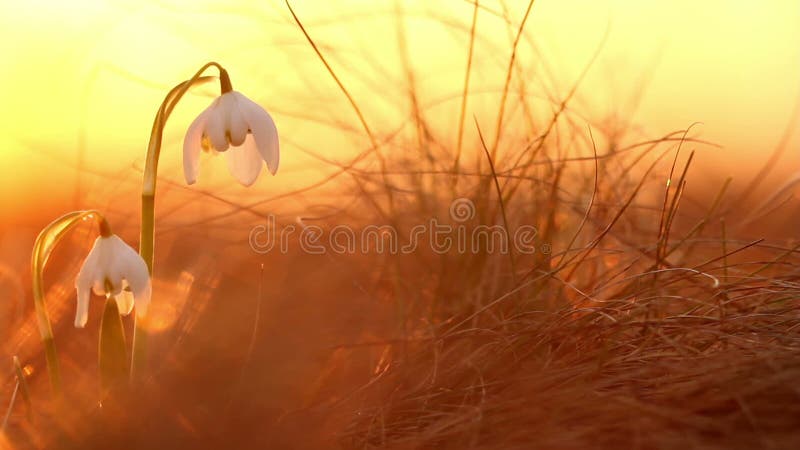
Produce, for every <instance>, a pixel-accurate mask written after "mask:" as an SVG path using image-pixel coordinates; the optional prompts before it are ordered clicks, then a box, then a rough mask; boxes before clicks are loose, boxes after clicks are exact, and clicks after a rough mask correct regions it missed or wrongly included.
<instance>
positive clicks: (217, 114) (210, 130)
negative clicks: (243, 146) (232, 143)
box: [206, 102, 228, 152]
mask: <svg viewBox="0 0 800 450" xmlns="http://www.w3.org/2000/svg"><path fill="white" fill-rule="evenodd" d="M220 103H221V102H220ZM206 136H208V140H209V141H211V145H212V146H213V147H214V150H216V151H218V152H224V151H225V150H227V149H228V139H227V138H226V137H225V110H224V108H222V105H221V104H218V105H217V107H216V108H213V109H212V110H211V111H210V112H209V113H208V121H207V122H206Z"/></svg>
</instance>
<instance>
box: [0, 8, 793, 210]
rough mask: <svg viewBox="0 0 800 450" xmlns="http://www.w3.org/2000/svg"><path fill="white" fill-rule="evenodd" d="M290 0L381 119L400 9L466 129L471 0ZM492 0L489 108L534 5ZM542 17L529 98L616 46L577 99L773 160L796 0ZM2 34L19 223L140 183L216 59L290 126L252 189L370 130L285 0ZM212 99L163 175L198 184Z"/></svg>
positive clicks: (538, 12)
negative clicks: (276, 166)
mask: <svg viewBox="0 0 800 450" xmlns="http://www.w3.org/2000/svg"><path fill="white" fill-rule="evenodd" d="M293 5H294V7H295V10H296V12H297V13H298V15H299V16H300V18H301V19H302V20H303V21H304V23H305V25H306V27H307V28H308V30H309V32H310V33H311V34H312V36H313V37H314V38H315V40H316V41H317V43H318V44H320V46H321V47H322V50H323V51H324V52H326V54H327V55H328V56H329V59H330V61H331V63H332V64H333V65H334V68H335V69H336V70H337V72H338V73H339V74H340V76H341V77H342V79H343V81H344V83H345V84H346V85H348V86H349V87H350V88H351V90H352V91H353V94H354V96H355V97H356V98H357V100H358V102H359V104H360V105H361V106H362V108H363V109H364V110H365V113H366V114H367V117H368V120H369V121H370V122H371V123H372V124H373V126H374V128H376V129H378V130H384V131H386V130H390V129H392V128H393V127H395V126H397V125H398V124H399V123H401V122H402V120H403V119H402V118H403V117H404V116H403V114H406V113H407V111H398V105H404V103H403V102H405V101H406V100H404V99H405V98H406V97H407V96H406V91H405V89H406V88H407V87H406V85H405V84H404V83H403V80H404V78H403V77H404V76H403V68H402V64H401V61H402V56H401V55H402V52H401V50H400V46H399V45H398V36H399V34H398V33H399V31H398V29H399V28H398V23H399V21H398V20H397V17H398V14H402V15H403V17H405V19H404V20H403V21H402V24H403V25H404V33H405V38H404V40H405V41H406V44H407V51H408V54H409V59H410V63H411V65H412V67H413V68H414V69H415V72H416V73H417V80H416V81H417V91H418V93H419V94H420V98H421V99H422V101H423V104H425V105H430V106H429V107H430V109H429V111H430V114H431V116H435V117H436V118H439V117H441V119H434V120H439V121H440V122H441V126H442V127H443V129H445V130H446V131H449V130H450V129H455V124H456V122H455V119H456V117H457V115H456V114H453V113H454V112H455V111H456V108H457V106H458V94H459V92H460V89H461V83H462V79H463V71H464V64H465V59H466V53H467V43H468V29H469V24H470V20H471V15H472V4H471V3H470V2H468V1H465V0H435V1H344V0H334V1H327V0H325V1H316V0H314V1H310V0H307V1H300V0H297V1H295V2H293ZM481 5H483V6H484V7H485V9H482V10H481V11H480V13H479V16H478V44H477V46H476V50H475V71H474V78H473V84H472V88H473V91H474V94H473V97H472V98H471V103H470V111H469V112H470V114H474V115H475V116H476V117H477V118H478V119H479V120H485V121H491V120H492V117H493V115H494V114H495V113H496V110H497V98H496V96H492V95H491V93H492V92H497V91H498V90H499V89H500V87H501V86H502V83H503V79H504V75H505V73H504V72H505V65H506V64H507V60H508V56H509V51H510V39H511V36H510V34H509V28H508V27H507V25H506V23H505V21H504V20H503V19H502V16H503V14H504V10H506V11H507V14H508V17H510V20H511V22H512V23H513V24H514V25H513V26H514V27H516V25H517V24H518V23H519V21H520V20H521V18H522V14H523V12H524V11H525V7H526V6H527V2H526V1H521V0H516V1H512V0H508V1H506V2H505V3H502V2H498V1H488V0H487V1H484V2H481ZM531 14H532V15H531V18H530V20H529V22H528V24H527V26H526V32H527V33H526V36H527V38H526V39H524V40H523V41H522V42H521V43H520V47H519V63H520V64H521V65H522V66H523V67H525V68H526V69H525V71H524V74H525V75H524V76H525V77H526V78H527V79H526V85H528V86H529V87H530V94H531V96H533V97H534V98H537V97H538V98H541V99H544V98H546V97H547V95H548V93H550V94H552V93H555V94H556V95H557V96H563V95H565V94H566V92H567V91H568V90H569V89H570V87H571V85H572V83H574V81H575V80H576V79H577V78H578V76H579V74H580V73H581V71H582V70H583V68H584V67H585V66H586V64H587V62H588V61H589V60H590V59H591V57H592V55H593V54H594V53H595V50H596V49H597V48H598V46H599V45H600V44H601V43H603V46H602V50H601V52H600V56H599V58H598V59H597V61H596V62H595V64H594V65H593V66H592V68H591V70H590V72H589V73H588V75H587V77H586V79H585V80H584V82H583V83H582V84H581V86H580V89H579V91H578V94H577V95H576V98H575V107H576V108H583V109H584V110H585V111H586V114H587V115H588V116H590V117H592V118H593V119H594V120H600V119H601V118H602V117H604V116H607V115H609V114H612V113H615V114H617V115H619V116H620V117H623V118H625V120H632V121H634V122H636V123H637V124H639V125H640V127H641V132H642V134H643V135H651V136H660V135H662V134H665V133H666V132H669V131H673V130H677V129H681V128H685V127H686V126H688V125H689V124H691V123H693V122H702V123H703V125H702V126H700V127H699V128H698V130H699V132H700V133H701V134H702V136H703V137H704V138H705V139H709V140H712V141H715V142H717V143H719V144H721V145H722V146H723V148H722V149H721V150H711V149H706V150H704V151H707V152H708V153H706V154H704V155H701V161H704V164H705V166H704V167H707V168H711V170H713V175H714V176H717V177H718V178H719V179H722V178H724V177H725V176H727V175H728V174H737V175H739V174H741V172H742V171H743V170H744V171H752V170H753V168H754V167H758V163H759V162H763V161H764V160H766V158H767V156H768V154H769V153H770V152H771V151H772V149H773V147H774V146H775V145H776V144H777V142H778V141H779V140H780V138H781V135H782V134H783V132H784V130H785V129H786V127H787V125H788V124H789V120H790V117H791V113H792V110H793V108H794V107H795V105H796V104H797V102H798V98H800V3H798V2H797V1H796V0H768V1H763V2H753V1H723V0H705V1H702V2H698V1H689V0H676V1H670V2H664V1H655V0H637V1H623V0H605V1H579V0H538V1H537V2H536V3H535V4H534V7H533V11H532V13H531ZM0 33H2V36H0V54H1V55H2V57H3V63H2V65H0V92H1V94H0V98H1V99H2V102H0V114H2V117H1V118H0V119H2V120H0V133H2V135H3V136H4V138H5V139H4V141H3V142H4V145H3V146H2V147H1V148H0V170H2V177H0V192H1V193H2V202H3V204H2V205H0V206H2V209H3V211H4V213H3V214H4V217H5V218H6V219H7V220H8V217H9V215H13V214H14V212H15V211H21V210H22V209H28V207H26V205H30V204H31V202H36V204H37V206H36V207H41V204H42V202H44V204H45V205H50V204H52V205H53V206H55V205H58V204H62V203H63V202H64V201H71V199H72V198H73V197H74V196H75V195H76V192H77V193H78V194H79V195H84V194H85V192H87V191H90V190H92V191H97V190H100V191H101V192H104V193H107V192H108V188H109V187H113V188H114V189H117V188H120V189H121V186H123V185H124V186H127V187H129V188H131V189H133V188H134V187H135V186H136V185H137V184H138V182H139V178H140V168H141V164H142V163H141V158H142V157H143V153H144V149H145V147H146V144H147V138H148V134H149V129H150V125H151V122H152V118H153V115H154V113H155V111H156V109H157V107H158V105H159V104H160V102H161V100H162V98H163V95H164V94H165V93H166V92H167V91H168V90H169V88H170V87H172V86H173V85H174V84H176V83H178V82H180V81H182V80H183V79H185V78H187V77H189V76H190V75H191V74H192V73H193V72H194V71H195V70H196V68H198V67H199V66H200V65H202V64H203V63H204V62H206V61H208V60H217V61H219V62H221V63H223V64H224V65H225V66H226V67H228V69H229V71H230V73H231V76H232V78H233V83H234V88H236V89H237V90H240V91H242V92H244V93H246V94H247V95H249V96H250V97H251V98H253V99H255V100H256V101H259V102H260V103H261V104H262V105H263V106H264V107H265V108H267V109H268V110H269V111H271V112H272V114H273V116H274V118H275V120H276V122H277V124H278V128H279V131H280V134H281V138H282V141H281V145H282V157H281V160H282V161H281V171H280V172H279V175H280V176H279V177H263V178H262V179H260V180H259V182H258V185H257V186H258V187H257V189H256V190H254V191H251V193H249V194H248V195H258V194H259V193H262V194H263V193H264V192H276V191H280V190H281V189H283V188H285V186H286V185H298V184H304V183H307V182H308V181H310V180H313V179H315V178H318V177H319V176H320V174H322V173H325V172H326V171H327V170H329V169H330V168H326V167H324V166H323V165H322V164H321V163H319V162H316V161H317V160H316V159H314V158H313V157H312V156H309V154H308V153H306V152H305V151H304V150H303V149H306V150H308V149H312V150H313V151H315V152H316V153H319V154H321V155H324V156H326V157H330V158H333V159H337V158H342V159H344V157H345V156H347V155H354V154H356V153H357V152H358V151H359V150H360V149H361V148H362V147H363V146H364V145H365V144H366V141H365V140H364V138H363V135H359V134H358V133H355V132H351V131H347V128H353V129H358V122H357V120H356V118H355V116H354V115H353V114H352V110H351V109H349V107H348V106H347V103H346V101H345V100H344V99H343V98H342V96H341V93H340V92H339V91H338V89H337V88H336V86H335V84H334V83H333V82H332V80H331V79H330V77H329V76H328V75H327V74H326V73H325V71H324V68H323V67H322V66H321V64H320V62H319V60H318V59H317V58H316V56H315V55H314V54H313V52H312V51H311V49H310V48H309V46H308V43H307V42H306V41H305V38H304V37H303V36H302V34H301V33H300V32H299V30H298V29H297V27H296V25H295V24H294V22H293V21H292V19H291V16H290V15H289V13H288V11H287V9H286V6H285V4H284V3H283V1H277V0H275V1H245V0H240V1H223V0H200V1H198V0H137V1H122V0H107V1H101V0H75V1H70V2H64V1H60V0H29V1H24V2H23V1H6V0H3V1H2V3H0ZM606 33H608V37H607V40H606V41H603V38H604V36H605V35H606ZM547 74H549V75H547ZM640 89H643V91H642V92H643V97H642V99H641V102H640V104H639V106H638V107H636V108H633V107H632V105H633V103H632V99H633V98H635V96H636V93H637V92H639V90H640ZM201 91H202V90H201ZM208 92H210V91H208ZM209 98H210V97H204V96H203V95H194V96H192V97H191V98H189V99H188V101H186V102H185V103H182V104H181V106H180V107H179V108H178V109H177V110H176V112H175V114H174V115H173V118H172V119H171V122H170V125H169V127H168V129H167V140H166V143H165V147H164V157H163V160H162V161H163V162H162V174H163V176H164V177H166V178H168V179H172V180H175V181H176V182H182V176H181V172H180V170H179V167H180V159H179V158H180V142H181V138H182V133H183V131H184V130H185V128H186V126H188V123H189V122H190V121H191V119H192V117H193V116H194V115H195V114H197V113H198V112H199V111H200V110H201V109H202V108H203V107H205V104H206V103H207V102H209ZM337 124H338V126H337ZM791 143H792V146H791V147H790V149H789V151H787V154H786V156H785V157H784V159H783V160H782V162H781V172H780V173H779V174H776V175H775V176H776V177H777V176H783V177H787V176H788V175H789V173H790V172H792V171H794V173H796V172H797V171H798V169H800V136H798V135H797V134H795V135H793V137H792V141H791ZM79 169H80V170H79ZM218 172H219V173H218ZM78 174H82V176H81V177H80V178H79V177H78ZM87 174H92V175H90V176H89V175H87ZM78 180H80V182H79V181H78ZM200 185H201V186H204V187H206V188H211V187H212V186H221V185H225V186H228V185H231V186H230V187H228V189H229V190H233V189H238V188H235V187H233V185H232V182H231V181H230V180H229V178H228V177H227V175H226V174H225V173H224V164H205V165H204V169H203V172H201V180H200ZM76 189H77V191H76ZM24 193H27V194H24ZM253 193H255V194H253ZM101 198H103V197H101ZM70 205H71V204H70V203H68V202H67V203H66V204H64V205H63V207H61V209H64V210H66V209H69V206H70ZM29 207H31V206H29Z"/></svg>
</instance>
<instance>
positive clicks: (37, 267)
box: [31, 210, 110, 396]
mask: <svg viewBox="0 0 800 450" xmlns="http://www.w3.org/2000/svg"><path fill="white" fill-rule="evenodd" d="M92 217H97V218H98V220H99V223H98V225H99V228H100V233H101V235H102V234H103V233H106V232H108V233H110V228H109V227H108V222H107V221H106V219H105V218H104V217H103V215H102V214H100V212H99V211H97V210H87V211H73V212H71V213H67V214H65V215H63V216H61V217H59V218H58V219H56V220H54V221H52V222H50V224H48V225H47V226H46V227H44V229H42V231H41V232H40V233H39V236H37V237H36V241H35V242H34V244H33V253H32V255H31V278H32V281H33V306H34V310H35V311H36V322H37V324H38V326H39V334H40V335H41V337H42V344H44V354H45V360H46V361H47V372H48V375H49V377H50V386H51V387H52V389H53V393H54V394H55V395H56V396H60V395H61V391H62V386H61V371H60V369H59V365H58V355H57V353H56V344H55V340H54V339H53V327H52V325H51V324H50V316H49V315H48V313H47V305H46V303H45V288H44V268H45V265H46V264H47V260H48V259H49V258H50V253H52V252H53V249H54V248H55V246H56V244H58V242H59V241H60V240H61V238H63V237H64V235H65V234H66V233H67V232H68V231H69V230H71V229H72V228H73V227H74V226H75V225H77V224H79V223H81V222H83V221H84V220H86V219H89V218H92Z"/></svg>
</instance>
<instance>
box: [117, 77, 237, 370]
mask: <svg viewBox="0 0 800 450" xmlns="http://www.w3.org/2000/svg"><path fill="white" fill-rule="evenodd" d="M210 67H216V68H217V69H218V70H219V73H220V75H219V80H220V91H222V93H223V94H224V93H226V92H229V91H231V90H232V89H233V88H232V86H231V81H230V77H229V76H228V72H227V71H226V70H225V69H224V68H223V67H222V66H221V65H219V64H217V63H216V62H213V61H212V62H209V63H207V64H205V65H204V66H203V67H201V68H200V70H198V71H197V72H196V73H195V74H194V76H193V77H192V78H190V79H189V80H187V81H184V82H183V83H180V84H178V85H177V86H175V87H174V88H172V90H171V91H169V93H168V94H167V96H166V97H165V98H164V101H163V102H162V103H161V107H159V108H158V112H157V113H156V117H155V119H154V120H153V128H152V129H151V131H150V142H149V143H148V145H147V155H146V156H145V168H144V180H143V182H142V230H141V238H140V241H139V254H140V255H141V256H142V259H144V262H145V263H147V268H148V270H149V271H150V275H151V278H152V275H153V251H154V243H155V200H156V198H155V197H156V180H157V178H158V159H159V157H160V155H161V142H162V139H163V136H164V126H165V125H166V123H167V119H168V118H169V116H170V114H171V113H172V110H173V109H174V108H175V105H177V104H178V101H180V99H181V98H182V97H183V95H184V94H186V92H187V91H188V90H189V88H191V87H192V86H194V85H196V84H200V83H204V82H206V81H210V80H212V79H214V78H215V77H209V76H203V72H205V71H206V70H207V69H208V68H210ZM146 349H147V319H146V318H141V317H139V316H137V318H136V322H135V325H134V330H133V351H132V355H131V379H132V380H136V379H138V378H140V376H141V373H142V372H143V370H144V367H145V362H146V360H147V351H146Z"/></svg>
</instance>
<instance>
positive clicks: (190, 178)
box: [183, 101, 216, 184]
mask: <svg viewBox="0 0 800 450" xmlns="http://www.w3.org/2000/svg"><path fill="white" fill-rule="evenodd" d="M214 105H216V101H215V102H214V103H212V104H211V106H209V107H208V108H206V109H205V110H203V112H201V113H200V115H199V116H197V118H196V119H194V121H192V124H191V125H189V129H188V130H186V136H184V138H183V175H184V177H185V178H186V184H194V183H195V182H196V181H197V174H198V173H199V172H200V150H202V149H203V144H202V140H203V131H204V129H205V126H206V122H207V121H208V116H209V113H210V112H211V109H212V108H213V107H214Z"/></svg>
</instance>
